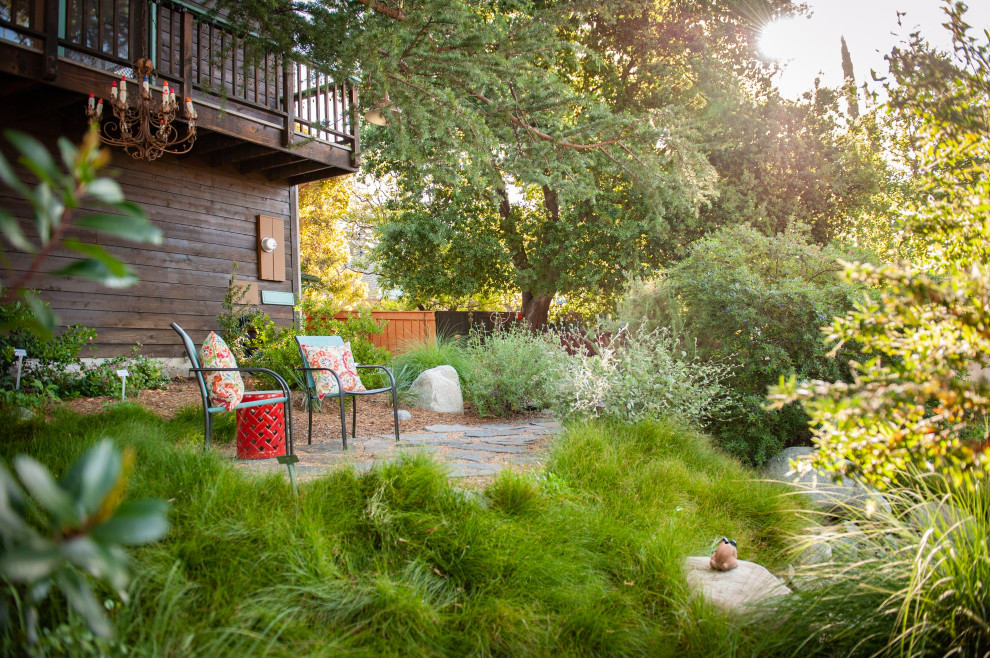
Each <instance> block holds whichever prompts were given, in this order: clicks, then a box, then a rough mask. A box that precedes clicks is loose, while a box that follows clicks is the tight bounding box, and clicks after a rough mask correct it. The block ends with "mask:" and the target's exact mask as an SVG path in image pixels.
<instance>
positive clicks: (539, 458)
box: [509, 452, 547, 465]
mask: <svg viewBox="0 0 990 658" xmlns="http://www.w3.org/2000/svg"><path fill="white" fill-rule="evenodd" d="M546 459H547V456H546V455H544V454H543V453H540V452H534V453H530V454H528V455H513V456H512V457H509V463H511V464H518V465H527V464H542V463H543V462H545V461H546Z"/></svg>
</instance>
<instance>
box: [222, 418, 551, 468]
mask: <svg viewBox="0 0 990 658" xmlns="http://www.w3.org/2000/svg"><path fill="white" fill-rule="evenodd" d="M559 431H560V423H558V422H557V421H555V420H553V419H552V418H540V419H538V420H533V421H530V422H522V423H511V424H509V423H488V424H485V425H474V426H470V425H427V426H426V427H424V428H423V431H419V432H411V433H409V434H400V435H399V439H400V440H399V442H396V441H395V438H394V435H393V434H380V435H376V436H364V437H361V436H356V437H349V438H348V440H347V450H344V448H343V446H342V445H341V442H340V441H339V440H337V441H333V442H330V443H318V444H313V445H307V444H305V443H302V444H297V445H296V446H295V453H296V455H297V456H298V457H299V463H298V464H296V475H297V477H298V478H299V479H306V478H310V477H317V476H320V475H323V474H326V473H327V472H329V471H330V470H332V469H334V468H338V467H350V468H353V469H355V470H357V471H358V472H359V473H365V472H367V471H369V470H370V469H372V468H374V467H375V466H376V465H381V464H385V463H389V462H392V461H395V460H398V459H400V458H401V457H402V456H403V455H410V454H418V453H423V454H427V455H431V456H432V457H433V458H434V459H436V460H437V461H440V462H442V463H444V464H446V466H447V469H448V475H449V477H451V478H473V477H485V476H493V475H496V474H498V472H499V471H501V470H502V469H504V468H508V467H512V468H516V469H519V468H524V469H525V468H532V467H534V466H538V465H540V464H542V463H544V462H545V461H546V457H547V446H548V444H549V441H550V435H552V434H554V433H556V432H559ZM237 465H238V467H239V468H241V469H242V470H244V471H245V472H248V473H259V474H263V473H272V472H278V471H281V472H283V473H284V472H285V467H284V466H282V465H281V464H279V463H278V462H277V461H276V460H274V459H260V460H241V459H239V460H237Z"/></svg>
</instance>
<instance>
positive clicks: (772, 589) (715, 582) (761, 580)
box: [684, 555, 791, 613]
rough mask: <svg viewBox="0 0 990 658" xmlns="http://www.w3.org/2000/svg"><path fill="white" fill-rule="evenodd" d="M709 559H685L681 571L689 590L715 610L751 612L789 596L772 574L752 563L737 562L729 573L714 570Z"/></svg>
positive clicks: (785, 588)
mask: <svg viewBox="0 0 990 658" xmlns="http://www.w3.org/2000/svg"><path fill="white" fill-rule="evenodd" d="M709 560H710V557H709V556H707V555H706V556H704V557H688V558H685V560H684V572H685V576H686V579H687V584H688V589H689V590H690V591H691V592H692V593H693V594H696V595H698V596H701V597H704V599H705V600H706V601H708V602H709V603H711V604H712V605H713V606H715V607H716V608H719V609H721V610H724V611H726V612H732V613H746V612H750V611H751V610H753V608H755V607H756V606H757V605H759V604H760V603H762V602H763V601H765V600H767V599H769V598H773V597H776V596H784V595H787V594H790V593H791V590H790V588H788V587H787V586H786V585H784V584H783V583H781V581H780V580H778V579H777V578H776V577H775V576H774V575H773V574H772V573H770V572H769V571H767V570H766V569H764V568H763V567H761V566H760V565H758V564H756V563H754V562H747V561H746V560H739V566H738V567H736V568H735V569H732V570H730V571H715V570H714V569H712V568H711V566H709Z"/></svg>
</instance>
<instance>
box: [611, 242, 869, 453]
mask: <svg viewBox="0 0 990 658" xmlns="http://www.w3.org/2000/svg"><path fill="white" fill-rule="evenodd" d="M840 253H841V252H839V251H838V250H837V249H835V248H833V247H826V248H822V247H820V246H818V245H815V244H813V243H811V242H809V236H808V235H807V234H806V233H800V232H796V231H793V232H788V233H783V234H779V235H776V236H773V237H768V236H765V235H763V234H762V233H760V232H759V231H757V230H755V229H753V228H747V227H742V226H735V227H728V228H725V229H723V230H721V231H718V232H717V233H715V234H713V235H711V236H709V237H707V238H703V239H702V240H700V241H698V242H696V243H695V244H694V245H692V247H691V254H690V256H688V257H687V258H685V259H684V260H683V261H681V262H680V263H678V264H677V265H676V266H674V267H673V268H671V269H670V270H669V271H668V272H667V273H666V274H665V275H664V276H663V277H661V278H659V279H656V280H653V281H647V282H640V283H637V284H635V285H634V286H633V288H632V289H631V290H630V292H629V294H628V295H627V296H626V297H625V298H624V299H623V301H622V304H621V306H620V309H619V318H620V319H621V320H622V321H623V322H627V323H629V324H630V326H634V327H635V326H642V327H643V328H645V329H646V330H653V329H655V328H657V327H672V328H673V330H674V331H675V332H677V335H678V336H679V337H680V338H681V339H682V340H683V341H685V344H686V345H689V346H694V347H696V349H697V350H698V356H699V357H700V358H701V359H703V360H704V361H708V362H711V363H715V364H724V365H729V366H730V367H731V374H730V375H729V376H728V377H726V378H725V379H724V380H723V383H724V384H725V385H726V386H727V387H728V389H729V391H730V398H729V401H728V405H727V407H726V408H725V409H724V410H723V413H722V414H721V417H720V418H719V419H718V420H717V421H714V422H712V423H710V424H709V426H708V429H709V431H711V432H712V434H713V435H714V436H715V437H716V439H717V440H718V441H719V443H720V445H722V446H723V447H724V448H725V449H726V450H728V451H729V452H731V453H732V454H734V455H737V456H739V457H741V458H743V459H745V460H747V461H749V462H751V463H754V464H762V463H763V462H765V461H766V460H767V459H769V458H770V457H772V456H773V455H775V454H777V453H778V452H780V450H781V449H782V448H784V446H786V445H797V444H801V443H806V442H808V441H809V439H810V438H811V434H810V431H809V429H808V417H807V416H806V415H805V414H804V412H803V411H802V410H801V409H800V407H797V406H788V407H784V408H781V409H777V410H775V411H767V410H766V409H764V406H765V405H766V394H767V387H768V386H769V385H771V384H775V383H777V381H778V380H779V378H780V377H781V376H790V375H792V374H795V375H798V376H805V377H820V378H822V379H827V380H829V381H835V380H838V379H845V378H847V376H848V374H849V371H848V367H847V365H846V363H847V361H848V360H849V358H850V357H851V356H852V355H853V354H855V346H854V345H853V344H849V345H846V346H845V347H844V349H843V350H842V351H840V352H839V353H837V354H832V353H829V351H828V348H827V347H826V346H825V345H824V344H823V342H822V340H821V327H822V326H824V325H825V324H826V323H828V322H829V321H830V319H831V318H832V317H833V316H834V315H836V314H839V313H842V312H844V311H846V310H847V309H849V308H851V307H852V305H853V302H854V299H855V298H856V297H857V296H859V295H860V294H862V293H861V292H860V291H861V290H862V288H861V287H857V286H853V285H849V284H847V283H844V282H843V281H842V280H841V279H840V278H839V272H840V271H841V266H840V265H839V264H838V262H837V260H836V259H837V257H838V256H839V255H840Z"/></svg>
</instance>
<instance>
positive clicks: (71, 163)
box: [58, 137, 79, 171]
mask: <svg viewBox="0 0 990 658" xmlns="http://www.w3.org/2000/svg"><path fill="white" fill-rule="evenodd" d="M58 150H59V152H60V153H61V154H62V163H63V164H64V165H65V168H66V169H67V170H69V171H72V170H73V169H75V168H76V158H77V157H79V149H77V148H76V145H75V144H73V143H72V142H70V141H69V140H68V139H66V138H65V137H59V138H58Z"/></svg>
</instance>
